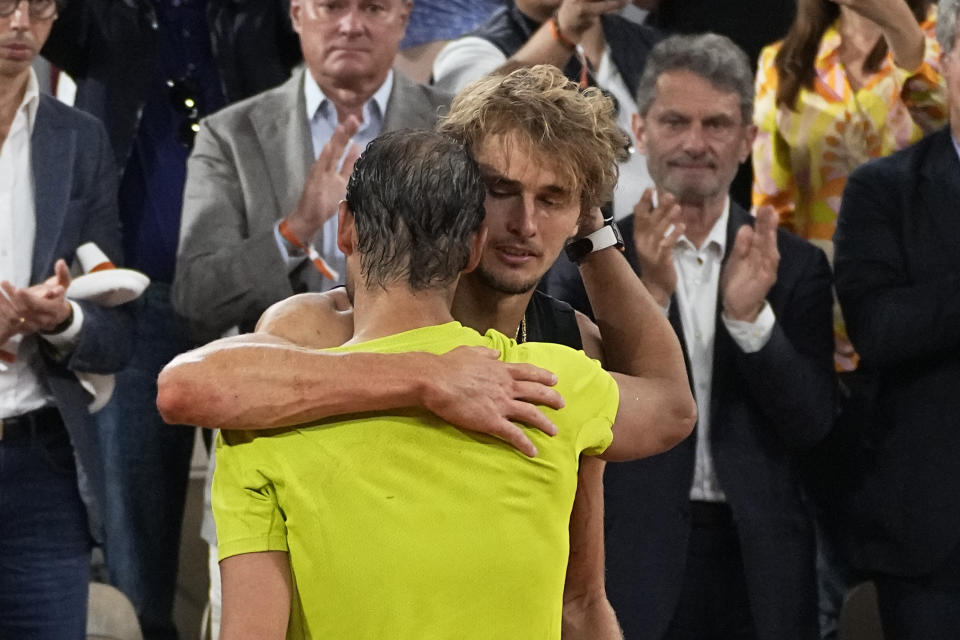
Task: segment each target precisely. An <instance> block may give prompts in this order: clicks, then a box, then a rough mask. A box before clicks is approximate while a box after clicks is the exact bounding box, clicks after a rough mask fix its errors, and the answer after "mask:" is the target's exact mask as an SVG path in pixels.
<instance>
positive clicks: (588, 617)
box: [562, 457, 623, 640]
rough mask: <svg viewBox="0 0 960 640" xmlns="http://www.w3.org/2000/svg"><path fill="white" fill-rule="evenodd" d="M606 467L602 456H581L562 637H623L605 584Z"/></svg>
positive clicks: (570, 639)
mask: <svg viewBox="0 0 960 640" xmlns="http://www.w3.org/2000/svg"><path fill="white" fill-rule="evenodd" d="M603 470H604V462H603V461H602V460H599V459H597V458H591V457H583V458H581V459H580V472H579V474H578V475H577V493H576V497H575V498H574V502H573V510H572V512H571V514H570V560H569V562H568V563H567V575H566V579H565V581H564V586H563V627H562V629H563V631H562V637H563V640H581V639H582V640H620V639H621V638H622V637H623V636H622V634H621V632H620V625H619V624H618V623H617V616H616V614H615V613H614V611H613V607H612V606H610V602H609V601H608V600H607V594H606V589H605V586H604V552H603Z"/></svg>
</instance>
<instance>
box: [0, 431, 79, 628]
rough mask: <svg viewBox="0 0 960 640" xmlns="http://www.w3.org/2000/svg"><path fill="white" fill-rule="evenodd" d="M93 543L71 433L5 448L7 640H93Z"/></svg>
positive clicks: (1, 482)
mask: <svg viewBox="0 0 960 640" xmlns="http://www.w3.org/2000/svg"><path fill="white" fill-rule="evenodd" d="M90 544H91V540H90V534H89V532H88V529H87V516H86V510H85V509H84V506H83V502H81V500H80V494H79V493H78V491H77V470H76V467H75V466H74V461H73V447H72V446H71V445H70V438H69V436H68V435H67V432H66V431H65V430H63V429H59V430H57V431H56V432H53V433H45V434H42V435H36V436H34V437H29V438H26V439H24V440H18V441H15V442H11V441H0V638H2V639H3V640H6V639H7V638H16V639H17V640H31V639H36V640H81V639H82V638H85V637H86V623H87V592H88V590H89V581H90Z"/></svg>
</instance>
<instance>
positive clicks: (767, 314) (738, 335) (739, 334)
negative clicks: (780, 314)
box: [721, 300, 777, 353]
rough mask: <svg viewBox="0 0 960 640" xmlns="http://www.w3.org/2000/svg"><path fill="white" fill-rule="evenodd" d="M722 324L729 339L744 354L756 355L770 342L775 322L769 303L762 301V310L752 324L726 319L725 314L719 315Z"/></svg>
mask: <svg viewBox="0 0 960 640" xmlns="http://www.w3.org/2000/svg"><path fill="white" fill-rule="evenodd" d="M721 317H722V318H723V324H725V325H726V326H727V331H729V332H730V337H732V338H733V341H734V342H736V343H737V346H739V347H740V348H741V349H742V350H743V352H744V353H756V352H757V351H760V349H763V348H764V347H765V346H766V344H767V342H768V341H769V340H770V334H772V333H773V325H774V324H775V323H776V321H777V317H776V315H774V313H773V309H772V308H771V307H770V303H769V302H767V301H766V300H764V301H763V308H762V309H761V310H760V314H759V315H758V316H757V319H756V320H754V321H753V322H745V321H743V320H734V319H733V318H728V317H727V314H725V313H723V314H721Z"/></svg>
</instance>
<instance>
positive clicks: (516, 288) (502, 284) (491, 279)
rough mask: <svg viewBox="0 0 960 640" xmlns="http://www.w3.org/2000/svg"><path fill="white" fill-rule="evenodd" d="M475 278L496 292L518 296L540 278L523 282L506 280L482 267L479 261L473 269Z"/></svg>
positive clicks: (527, 290)
mask: <svg viewBox="0 0 960 640" xmlns="http://www.w3.org/2000/svg"><path fill="white" fill-rule="evenodd" d="M474 273H475V274H476V276H477V278H479V279H480V282H482V283H483V284H485V285H486V286H487V287H489V288H490V289H493V290H494V291H496V292H497V293H504V294H507V295H511V296H519V295H523V294H524V293H529V292H530V290H531V289H533V288H534V287H536V286H537V284H538V283H539V282H540V278H537V279H535V280H533V281H524V282H508V281H507V280H505V279H503V278H500V277H498V276H497V275H496V274H495V273H493V272H492V271H490V270H489V269H486V268H484V267H483V264H482V263H481V264H480V266H478V267H477V269H476V271H474Z"/></svg>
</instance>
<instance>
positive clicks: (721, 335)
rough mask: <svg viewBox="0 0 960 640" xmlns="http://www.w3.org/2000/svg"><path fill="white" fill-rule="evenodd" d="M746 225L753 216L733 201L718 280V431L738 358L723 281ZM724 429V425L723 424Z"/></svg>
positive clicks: (713, 400)
mask: <svg viewBox="0 0 960 640" xmlns="http://www.w3.org/2000/svg"><path fill="white" fill-rule="evenodd" d="M745 224H749V225H752V224H753V217H752V216H751V215H750V214H749V213H748V212H747V211H746V210H744V209H743V208H741V207H740V206H739V205H738V204H737V203H735V202H733V201H731V202H730V219H729V220H728V221H727V246H726V247H724V250H723V262H722V263H721V267H720V269H721V271H720V279H718V282H717V308H716V310H715V311H714V334H713V385H712V389H711V391H710V430H711V432H715V428H716V427H719V426H720V425H721V424H722V422H723V421H722V420H721V421H718V420H716V419H715V418H716V417H717V416H719V415H720V410H721V403H722V400H723V397H722V396H723V394H722V393H721V391H722V390H723V388H724V386H725V385H724V377H723V376H724V375H725V374H726V375H729V373H730V372H732V371H734V369H735V364H734V359H735V358H736V348H737V347H736V345H735V344H734V342H733V338H731V337H730V335H729V334H728V333H727V328H726V327H725V326H724V325H723V319H722V318H721V313H722V311H723V295H722V293H721V291H720V282H721V281H722V277H723V268H724V267H725V266H726V264H727V260H728V259H729V258H730V252H731V251H732V250H733V243H734V240H736V237H737V232H738V231H740V227H742V226H743V225H745ZM720 428H721V429H722V427H720Z"/></svg>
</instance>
